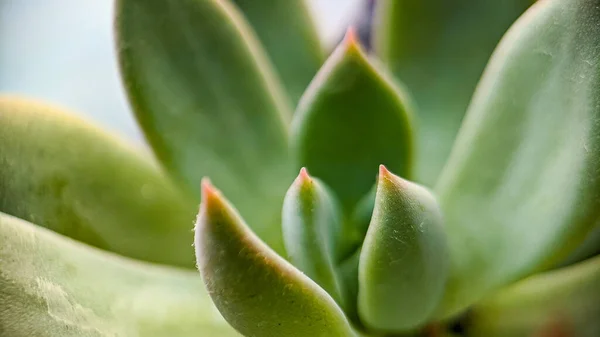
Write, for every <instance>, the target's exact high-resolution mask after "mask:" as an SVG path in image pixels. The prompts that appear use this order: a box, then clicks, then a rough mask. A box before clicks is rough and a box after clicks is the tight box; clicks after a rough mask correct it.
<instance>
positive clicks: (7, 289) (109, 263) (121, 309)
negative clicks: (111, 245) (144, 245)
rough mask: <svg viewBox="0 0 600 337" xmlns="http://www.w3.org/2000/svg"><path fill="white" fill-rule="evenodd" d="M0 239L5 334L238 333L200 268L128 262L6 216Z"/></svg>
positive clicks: (0, 313)
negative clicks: (222, 314)
mask: <svg viewBox="0 0 600 337" xmlns="http://www.w3.org/2000/svg"><path fill="white" fill-rule="evenodd" d="M0 242H1V243H2V244H0V336H6V337H8V336H10V337H30V336H60V337H100V336H118V337H130V336H144V337H173V336H178V337H187V336H189V337H192V336H194V337H196V336H220V337H233V336H239V335H238V333H236V332H235V331H234V330H233V329H232V328H231V327H229V326H228V325H227V323H226V322H225V320H223V318H222V317H220V315H219V313H218V312H217V310H216V309H215V308H214V306H213V305H212V303H211V302H210V298H209V296H208V295H207V293H206V291H205V290H204V287H203V285H202V281H201V279H200V277H198V274H197V272H195V271H191V270H190V271H188V270H181V269H176V268H171V267H162V266H157V265H152V264H148V263H141V262H139V261H134V260H129V259H126V258H122V257H119V256H117V255H113V254H111V253H106V252H103V251H100V250H97V249H95V248H92V247H89V246H86V245H83V244H81V243H79V242H76V241H73V240H71V239H69V238H66V237H63V236H60V235H58V234H56V233H53V232H50V231H48V230H46V229H44V228H41V227H38V226H35V225H33V224H31V223H28V222H26V221H24V220H21V219H18V218H15V217H12V216H9V215H6V214H3V213H0ZM154 248H155V249H156V247H154ZM159 250H160V251H163V250H162V249H159Z"/></svg>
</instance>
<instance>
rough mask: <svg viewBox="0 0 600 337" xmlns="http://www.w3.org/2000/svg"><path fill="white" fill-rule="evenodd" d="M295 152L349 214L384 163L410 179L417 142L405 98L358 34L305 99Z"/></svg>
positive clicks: (340, 49)
mask: <svg viewBox="0 0 600 337" xmlns="http://www.w3.org/2000/svg"><path fill="white" fill-rule="evenodd" d="M292 148H293V150H294V155H295V157H296V158H295V159H296V161H297V164H298V165H300V166H305V167H306V168H308V170H309V171H310V172H311V174H312V175H314V176H315V177H317V178H320V179H322V180H323V181H324V182H325V183H326V184H327V185H328V186H329V187H331V188H332V190H333V191H334V192H335V193H336V196H337V198H338V199H339V200H340V202H341V204H342V207H343V209H344V211H345V212H347V213H348V212H350V211H351V210H352V208H353V207H354V206H355V205H356V203H357V202H358V201H359V200H360V199H361V198H362V197H363V196H364V195H365V194H366V193H367V192H368V191H369V190H370V188H371V187H372V186H373V184H374V183H375V177H376V174H375V172H377V167H378V165H379V164H381V163H384V164H385V165H387V166H388V167H389V168H390V169H391V170H394V171H395V172H398V173H399V174H400V175H402V176H404V177H406V176H410V174H411V172H412V157H413V141H412V128H411V123H410V116H409V113H408V111H407V105H406V102H405V99H404V98H403V95H402V93H401V92H400V90H399V88H398V87H397V86H396V85H395V84H394V83H393V82H391V81H390V80H389V79H388V78H387V77H386V74H384V73H382V72H381V71H380V70H379V69H378V68H377V67H376V66H375V65H374V64H373V63H372V62H371V61H369V60H368V59H367V55H366V54H365V52H364V51H363V50H362V49H361V47H360V46H359V45H358V42H357V41H356V37H355V36H354V33H353V32H352V31H350V32H349V33H348V34H347V36H346V39H345V40H344V42H342V44H341V45H340V46H339V47H338V48H337V49H336V50H335V51H334V53H333V54H332V55H331V56H330V57H329V59H328V60H327V61H326V63H325V65H324V66H323V67H322V68H321V70H320V71H319V73H318V74H317V76H316V77H315V79H314V80H313V81H312V82H311V84H310V86H309V87H308V89H307V91H306V92H305V94H304V96H303V97H302V100H301V101H300V104H299V106H298V110H297V111H296V114H295V116H294V121H293V139H292Z"/></svg>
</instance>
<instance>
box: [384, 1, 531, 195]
mask: <svg viewBox="0 0 600 337" xmlns="http://www.w3.org/2000/svg"><path fill="white" fill-rule="evenodd" d="M532 3H533V0H501V1H497V0H461V1H446V0H420V1H411V0H378V1H377V8H376V15H375V20H374V22H375V28H374V33H375V34H374V48H375V50H376V52H377V54H378V56H379V57H381V58H382V59H383V60H384V61H385V63H386V64H387V65H388V66H389V67H390V68H391V69H392V70H393V72H394V74H395V75H397V76H398V77H399V78H400V79H401V80H402V81H403V82H404V83H405V84H406V85H407V87H408V88H409V89H410V93H411V94H412V95H414V99H415V102H416V105H417V112H418V125H419V129H418V134H417V148H418V153H419V156H417V158H416V160H417V161H416V170H415V172H416V174H417V176H416V177H415V179H416V180H417V181H418V182H420V183H423V184H425V185H428V186H432V185H433V184H434V183H435V182H436V180H437V178H438V176H439V174H440V172H441V170H442V168H443V166H444V164H445V163H446V159H447V158H448V155H449V153H450V150H451V147H452V144H453V141H454V139H455V137H456V134H457V133H458V130H459V128H460V125H461V121H462V119H463V115H464V114H465V111H466V110H467V106H468V104H469V101H470V99H471V95H472V94H473V91H474V90H475V86H476V84H477V81H478V80H479V78H480V77H481V73H482V72H483V69H484V67H485V65H486V63H487V61H488V59H489V57H490V55H491V54H492V51H493V50H494V47H495V46H496V45H497V44H498V41H500V38H501V37H502V35H503V34H504V32H505V31H506V30H507V29H508V27H510V25H511V24H512V23H513V22H514V21H515V20H516V19H517V18H518V17H519V15H520V14H521V13H523V12H524V11H525V10H526V9H527V7H529V6H530V5H531V4H532Z"/></svg>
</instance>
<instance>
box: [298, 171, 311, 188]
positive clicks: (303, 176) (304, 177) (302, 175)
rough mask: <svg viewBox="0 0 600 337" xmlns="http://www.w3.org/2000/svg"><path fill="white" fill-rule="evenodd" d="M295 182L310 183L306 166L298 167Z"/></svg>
mask: <svg viewBox="0 0 600 337" xmlns="http://www.w3.org/2000/svg"><path fill="white" fill-rule="evenodd" d="M296 179H297V182H298V183H300V184H305V183H311V182H312V177H311V176H310V174H308V170H307V169H306V167H303V168H301V169H300V173H299V174H298V178H296Z"/></svg>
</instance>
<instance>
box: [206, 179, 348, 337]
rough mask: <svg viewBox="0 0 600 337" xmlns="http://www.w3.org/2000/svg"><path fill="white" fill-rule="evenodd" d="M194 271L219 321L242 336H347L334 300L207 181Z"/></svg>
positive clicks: (343, 321)
mask: <svg viewBox="0 0 600 337" xmlns="http://www.w3.org/2000/svg"><path fill="white" fill-rule="evenodd" d="M202 191H203V193H202V204H201V206H200V214H199V216H198V222H197V224H196V243H195V246H196V256H197V259H198V267H199V269H200V273H201V274H202V278H203V279H204V283H205V284H206V286H207V288H208V291H209V294H210V296H211V297H212V299H213V301H214V302H215V304H216V306H217V308H218V309H219V311H220V312H221V313H222V314H223V317H225V319H226V320H227V321H228V322H229V324H231V325H232V326H233V327H234V328H236V329H237V330H238V331H240V332H241V333H242V334H243V335H245V336H257V337H281V336H289V337H351V336H354V334H353V331H352V329H351V327H350V325H349V323H348V321H347V320H346V318H345V316H344V313H343V312H342V310H341V309H340V308H339V307H338V306H337V304H336V303H335V301H334V299H333V298H332V297H331V296H329V294H327V292H325V290H323V288H321V287H319V286H318V285H317V284H316V283H314V282H313V281H312V280H311V279H310V278H308V277H307V276H305V275H304V274H302V273H301V272H300V271H299V270H298V269H296V268H295V267H294V266H292V265H291V264H290V263H288V262H287V261H285V260H284V259H283V258H282V257H280V256H279V255H277V254H276V253H275V252H274V251H273V250H272V249H270V248H269V247H268V246H267V245H265V244H264V243H263V242H262V241H261V240H260V239H259V238H258V237H257V236H256V235H255V234H254V233H253V232H252V231H251V230H250V229H249V228H248V227H247V226H246V224H245V223H244V221H243V220H242V219H241V218H240V216H239V215H238V213H237V211H236V210H235V209H234V208H233V207H232V206H231V205H230V204H229V203H228V201H227V200H225V199H224V198H223V197H222V196H221V194H220V193H219V192H218V191H217V190H215V189H214V187H212V186H211V185H210V183H209V182H208V181H205V182H204V183H203V186H202Z"/></svg>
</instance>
